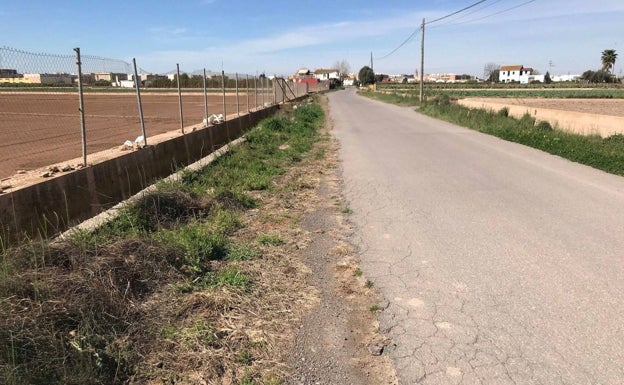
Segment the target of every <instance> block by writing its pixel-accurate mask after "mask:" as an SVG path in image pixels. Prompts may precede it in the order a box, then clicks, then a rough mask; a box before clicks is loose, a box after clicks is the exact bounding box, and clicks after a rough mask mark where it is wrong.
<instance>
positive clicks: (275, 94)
mask: <svg viewBox="0 0 624 385" xmlns="http://www.w3.org/2000/svg"><path fill="white" fill-rule="evenodd" d="M275 80H277V79H276V77H275V75H273V80H272V81H271V84H272V86H273V104H275V103H277V88H275Z"/></svg>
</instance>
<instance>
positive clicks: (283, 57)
mask: <svg viewBox="0 0 624 385" xmlns="http://www.w3.org/2000/svg"><path fill="white" fill-rule="evenodd" d="M476 1H477V0H467V1H463V0H446V1H444V0H428V1H423V0H386V1H380V0H366V1H364V0H314V1H308V0H298V1H284V0H275V1H270V0H266V1H253V0H245V1H242V0H239V1H237V0H178V1H164V0H151V1H143V0H125V1H118V0H108V1H95V0H94V1H60V0H45V1H40V0H0V46H2V45H4V46H8V47H12V48H18V49H21V50H25V51H34V52H50V53H57V54H72V48H73V47H81V50H82V52H83V53H84V54H91V55H97V56H104V57H110V58H116V59H123V60H126V61H131V60H132V58H133V57H136V59H137V62H138V64H139V66H140V67H142V68H144V69H146V70H149V71H152V72H167V71H170V70H172V69H173V68H175V64H176V63H180V67H181V68H182V69H183V70H186V71H194V70H197V69H201V68H204V67H205V68H207V69H209V70H220V69H221V64H222V63H223V66H224V68H225V70H226V72H235V71H238V72H240V73H255V72H256V71H257V70H258V71H261V72H262V71H266V72H267V73H268V74H272V73H276V74H283V75H288V74H292V73H294V72H295V71H296V70H297V69H298V68H300V67H308V68H311V69H315V68H320V67H323V68H327V67H330V66H332V64H333V63H334V62H336V61H338V60H346V61H348V62H349V64H350V65H351V69H352V71H357V70H359V68H360V67H361V66H363V65H367V64H368V63H369V60H370V52H371V51H372V52H373V56H374V57H376V58H381V57H382V56H384V55H386V54H387V53H388V52H390V51H392V50H393V49H394V48H396V47H397V46H398V45H399V44H400V43H401V42H403V41H404V40H405V39H406V38H407V37H408V36H409V35H410V34H411V33H412V32H413V31H414V30H416V29H417V28H418V26H419V24H420V21H421V20H422V18H423V17H424V18H426V19H427V20H434V19H436V18H438V17H441V16H444V15H447V14H449V13H451V12H454V11H456V10H459V9H461V8H463V7H465V6H468V5H470V4H472V3H474V2H476ZM526 2H527V0H488V1H485V2H484V3H482V4H480V5H478V6H476V7H474V8H472V9H470V10H469V11H466V12H464V13H461V14H458V15H457V16H455V17H452V18H448V19H445V20H443V21H440V22H437V23H432V24H430V25H428V26H427V30H426V33H425V36H426V54H425V72H426V73H438V72H455V73H469V74H473V75H479V76H480V75H481V74H482V73H483V66H484V64H485V63H488V62H494V63H497V64H524V65H525V66H530V67H533V68H536V69H538V70H540V71H542V72H546V71H547V70H549V69H552V73H553V74H567V73H581V72H583V71H585V70H587V69H598V68H599V67H600V53H601V52H602V50H604V49H608V48H612V49H615V50H617V51H618V53H619V55H620V56H619V60H618V62H616V64H615V72H616V73H620V69H624V22H623V21H622V20H624V1H623V0H595V1H588V0H582V1H581V0H535V1H533V2H530V3H528V4H525V5H521V4H523V3H526ZM518 5H521V6H520V7H518V8H516V9H514V10H511V11H507V12H503V11H505V10H507V9H509V8H512V7H515V6H518ZM499 12H502V13H499ZM497 13H498V14H497ZM419 62H420V36H419V35H418V36H416V37H415V38H414V39H413V40H411V41H409V42H408V43H407V44H405V46H404V47H403V48H402V49H400V50H398V51H397V52H396V53H395V54H393V55H390V56H389V57H387V58H385V59H376V60H375V62H374V66H375V71H376V72H382V73H413V72H414V70H415V69H416V68H417V67H418V66H419ZM549 62H552V63H553V67H549ZM623 72H624V71H623Z"/></svg>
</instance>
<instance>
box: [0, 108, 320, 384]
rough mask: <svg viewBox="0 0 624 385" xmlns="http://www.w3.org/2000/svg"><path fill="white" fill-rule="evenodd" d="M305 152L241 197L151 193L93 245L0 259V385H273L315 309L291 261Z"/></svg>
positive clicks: (299, 242) (301, 237) (83, 239)
mask: <svg viewBox="0 0 624 385" xmlns="http://www.w3.org/2000/svg"><path fill="white" fill-rule="evenodd" d="M313 123H314V124H318V122H317V121H316V120H315V121H313ZM301 124H303V123H301ZM280 129H283V126H280ZM263 135H264V137H262V140H268V136H267V134H266V133H265V134H263ZM287 138H288V136H287V135H286V133H285V132H280V137H279V139H280V141H283V140H287ZM306 140H307V141H312V142H313V141H314V136H310V137H308V138H300V137H297V138H296V140H295V141H294V142H293V143H294V144H293V145H292V146H290V147H289V149H287V150H284V151H290V152H288V153H287V154H283V156H282V157H283V159H281V158H280V160H281V161H283V163H280V164H279V165H277V166H274V167H273V169H275V170H278V171H280V167H283V172H281V175H279V176H272V177H271V178H270V179H265V178H266V176H265V175H262V178H261V180H262V182H263V183H261V184H256V185H257V186H260V187H259V189H257V190H255V191H249V190H246V191H243V190H240V189H238V188H236V189H228V188H226V187H227V186H225V187H224V185H218V186H217V187H216V188H211V187H210V186H204V187H201V188H200V187H198V185H197V184H195V185H193V186H190V187H189V186H186V187H185V186H182V185H176V186H172V185H167V186H161V188H160V189H159V191H157V192H156V193H154V194H150V195H148V196H146V197H144V199H142V200H141V201H140V202H138V203H137V204H136V205H134V206H132V207H130V208H128V209H127V210H125V211H124V212H123V213H122V214H121V215H120V217H119V218H117V219H116V220H114V221H113V222H110V223H109V224H107V225H105V226H103V227H101V228H100V229H99V230H98V231H96V232H95V233H77V234H75V235H74V236H73V238H72V239H70V240H67V241H63V242H53V243H47V242H41V243H31V244H27V245H23V246H21V247H19V248H14V249H11V250H7V251H6V252H5V253H3V254H2V255H1V259H0V314H2V316H1V317H0V383H3V384H7V385H17V384H85V383H89V384H250V383H253V384H279V383H282V381H283V379H284V378H285V377H286V373H287V367H286V366H285V365H284V364H283V363H282V351H281V347H283V346H285V345H286V344H287V341H289V340H290V339H291V338H292V334H291V329H292V327H293V324H294V322H295V321H297V320H298V318H299V316H300V314H301V312H302V311H304V310H305V309H306V308H307V307H308V306H311V304H313V303H315V301H316V296H315V292H314V289H313V288H311V287H310V286H308V284H307V283H306V281H305V277H306V274H307V268H306V267H305V266H304V265H303V264H302V263H301V261H299V259H298V256H297V250H299V249H300V248H304V247H306V245H307V242H308V236H307V234H305V233H304V232H303V231H302V230H301V229H300V228H299V227H298V223H299V220H300V218H301V217H302V216H303V215H304V214H305V212H306V211H308V210H309V209H310V207H311V205H312V204H313V203H314V193H313V190H312V188H314V187H315V186H316V183H318V179H317V178H313V177H310V170H311V169H314V168H315V167H320V164H321V163H322V157H307V156H305V153H303V152H301V153H296V152H293V151H296V148H300V149H305V148H307V147H306V146H307V145H306V144H305V141H306ZM257 146H259V147H260V144H258V145H257ZM293 147H294V148H295V149H293ZM241 151H243V152H244V155H245V156H249V153H248V152H249V151H251V150H250V149H248V148H247V149H242V150H241ZM235 159H236V158H235V157H234V156H231V157H229V158H228V159H226V160H225V161H224V162H223V163H225V164H226V165H227V164H233V163H234V162H235ZM267 162H268V161H267ZM260 166H261V164H254V167H257V168H258V167H259V168H261V167H260ZM215 167H217V166H215ZM214 173H216V174H218V173H219V172H218V171H214ZM245 173H246V174H245V175H247V174H249V175H248V176H249V177H250V178H256V179H252V180H257V177H256V176H255V175H252V173H251V171H245ZM278 174H279V173H278ZM241 175H243V174H241ZM189 179H190V180H191V181H194V180H196V179H197V178H194V177H191V178H189ZM233 180H234V182H236V183H241V184H240V185H241V186H242V185H244V186H249V185H251V184H250V183H246V184H245V183H243V182H241V178H238V179H236V178H233ZM266 180H269V181H270V182H269V185H268V186H266V184H265V181H266ZM202 189H203V191H202ZM254 206H256V207H254ZM262 218H264V220H261V219H262ZM271 218H275V219H278V220H272V219H271ZM265 233H266V234H279V237H280V239H281V241H282V242H280V244H274V243H271V242H269V243H267V244H262V243H260V242H258V235H259V234H265Z"/></svg>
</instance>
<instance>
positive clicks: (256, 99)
mask: <svg viewBox="0 0 624 385" xmlns="http://www.w3.org/2000/svg"><path fill="white" fill-rule="evenodd" d="M254 106H255V108H254V110H256V111H257V110H258V71H256V76H254Z"/></svg>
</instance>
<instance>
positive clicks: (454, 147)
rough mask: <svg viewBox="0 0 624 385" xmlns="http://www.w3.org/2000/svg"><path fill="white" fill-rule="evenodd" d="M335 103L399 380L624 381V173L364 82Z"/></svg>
mask: <svg viewBox="0 0 624 385" xmlns="http://www.w3.org/2000/svg"><path fill="white" fill-rule="evenodd" d="M329 99H330V109H331V118H332V119H333V121H334V135H336V137H337V138H338V139H339V141H340V145H341V150H340V158H341V164H342V172H343V178H344V181H345V196H346V199H347V201H348V204H349V207H350V208H351V209H352V210H353V214H352V217H351V219H352V221H353V222H354V224H355V226H356V233H355V235H354V237H356V238H355V239H354V241H355V244H356V245H357V246H358V247H359V251H360V257H361V265H362V269H363V270H364V273H365V274H366V275H367V276H368V277H369V278H370V279H371V280H372V281H373V282H374V283H375V285H376V286H377V287H378V288H379V289H380V291H381V292H382V294H383V295H384V296H385V298H386V299H387V300H388V301H389V303H390V305H389V307H388V308H387V309H386V310H385V311H384V312H383V313H382V314H381V328H380V330H381V332H382V333H385V334H387V335H388V336H389V337H390V338H391V339H392V344H391V346H388V347H387V349H386V352H385V353H384V354H389V355H390V358H391V359H392V361H393V362H394V365H395V367H396V370H397V374H398V376H399V380H400V383H401V384H466V385H468V384H497V385H506V384H516V385H520V384H579V385H588V384H596V385H598V384H600V385H606V384H613V385H616V384H618V385H619V384H622V383H624V322H623V320H624V234H623V231H624V178H621V177H617V176H613V175H609V174H606V173H603V172H601V171H597V170H594V169H591V168H589V167H585V166H582V165H579V164H575V163H572V162H569V161H567V160H564V159H562V158H559V157H555V156H552V155H548V154H546V153H543V152H540V151H537V150H534V149H532V148H528V147H525V146H522V145H518V144H514V143H509V142H505V141H503V140H500V139H497V138H495V137H491V136H487V135H483V134H480V133H477V132H475V131H471V130H468V129H464V128H461V127H458V126H455V125H452V124H449V123H445V122H441V121H437V120H435V119H431V118H428V117H425V116H423V115H421V114H418V113H417V112H414V111H413V109H410V108H405V107H397V106H394V105H388V104H383V103H381V102H378V101H374V100H369V99H367V98H364V97H360V96H358V95H356V94H355V91H354V90H347V91H340V92H336V93H332V94H330V96H329Z"/></svg>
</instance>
